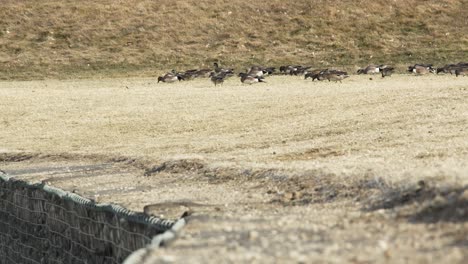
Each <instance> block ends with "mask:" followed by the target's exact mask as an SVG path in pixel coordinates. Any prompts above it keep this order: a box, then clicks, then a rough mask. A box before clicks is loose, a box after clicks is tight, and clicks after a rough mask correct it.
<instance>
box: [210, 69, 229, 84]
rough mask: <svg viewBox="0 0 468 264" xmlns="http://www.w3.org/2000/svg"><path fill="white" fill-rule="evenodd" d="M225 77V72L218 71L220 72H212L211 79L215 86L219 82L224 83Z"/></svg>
mask: <svg viewBox="0 0 468 264" xmlns="http://www.w3.org/2000/svg"><path fill="white" fill-rule="evenodd" d="M225 78H226V74H225V73H218V74H216V73H215V72H211V73H210V79H211V81H212V82H213V83H214V85H215V86H216V85H218V84H223V83H224V79H225Z"/></svg>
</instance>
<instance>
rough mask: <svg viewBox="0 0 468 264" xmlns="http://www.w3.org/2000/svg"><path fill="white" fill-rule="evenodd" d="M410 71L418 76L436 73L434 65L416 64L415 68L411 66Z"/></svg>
mask: <svg viewBox="0 0 468 264" xmlns="http://www.w3.org/2000/svg"><path fill="white" fill-rule="evenodd" d="M408 71H409V72H412V73H415V74H417V75H425V74H428V73H431V72H432V73H435V72H436V70H435V69H434V68H432V64H415V65H413V66H409V67H408Z"/></svg>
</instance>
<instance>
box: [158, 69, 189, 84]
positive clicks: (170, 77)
mask: <svg viewBox="0 0 468 264" xmlns="http://www.w3.org/2000/svg"><path fill="white" fill-rule="evenodd" d="M181 80H183V77H182V76H180V75H179V74H177V73H175V71H174V70H172V72H168V73H166V74H165V75H164V76H159V77H158V83H159V82H165V83H172V82H176V81H181Z"/></svg>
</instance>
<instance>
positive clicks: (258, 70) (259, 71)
mask: <svg viewBox="0 0 468 264" xmlns="http://www.w3.org/2000/svg"><path fill="white" fill-rule="evenodd" d="M247 74H248V75H254V76H258V77H261V76H263V75H264V74H265V72H264V71H263V68H262V67H260V66H252V67H250V69H249V70H248V71H247Z"/></svg>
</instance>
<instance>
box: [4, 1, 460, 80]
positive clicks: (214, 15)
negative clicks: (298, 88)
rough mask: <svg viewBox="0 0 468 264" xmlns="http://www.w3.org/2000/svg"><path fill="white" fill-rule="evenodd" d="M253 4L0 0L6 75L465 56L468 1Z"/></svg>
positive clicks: (144, 72) (352, 64)
mask: <svg viewBox="0 0 468 264" xmlns="http://www.w3.org/2000/svg"><path fill="white" fill-rule="evenodd" d="M248 7H249V8H245V2H243V1H237V0H235V1H217V2H216V3H213V2H212V1H194V0H190V1H184V2H174V1H167V0H163V1H157V2H155V1H150V0H143V1H111V0H105V1H99V2H95V1H89V0H85V1H80V2H74V1H53V0H42V1H13V0H6V1H2V9H1V10H0V16H1V17H2V19H1V21H0V73H1V74H0V78H1V79H33V78H67V79H68V78H77V77H90V76H106V77H109V76H156V74H155V72H154V71H165V70H168V69H171V68H178V69H186V68H194V67H210V66H211V65H212V63H213V62H214V61H221V62H222V63H223V64H224V65H228V66H231V67H236V68H237V69H238V70H241V69H243V68H244V67H247V66H249V65H252V64H267V65H273V66H278V65H281V64H290V63H293V64H295V63H301V64H309V65H313V66H315V67H322V66H324V67H329V66H330V65H332V66H340V67H342V68H343V67H344V68H352V69H353V70H355V68H356V67H357V66H359V67H362V66H363V65H367V64H368V63H371V62H373V63H387V64H393V65H398V64H404V63H414V62H415V61H416V62H426V63H436V64H445V63H448V62H458V61H460V60H466V59H467V58H466V53H467V47H468V39H467V34H466V32H468V22H467V21H466V19H465V18H466V17H467V16H468V13H467V12H468V11H467V10H468V6H467V3H466V1H464V0H444V1H435V0H431V1H416V0H411V1H401V0H397V1H391V2H388V1H384V0H378V1H375V0H373V1H370V0H365V1H358V2H356V1H350V0H340V1H334V2H333V3H329V2H328V1H323V0H315V1H307V2H284V1H279V0H273V1H267V2H249V4H248ZM187 17H190V20H188V19H187ZM168 47H170V48H168ZM402 69H403V68H402Z"/></svg>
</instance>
